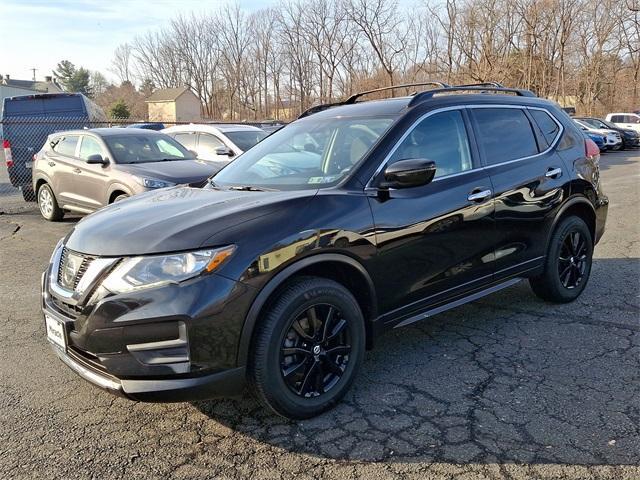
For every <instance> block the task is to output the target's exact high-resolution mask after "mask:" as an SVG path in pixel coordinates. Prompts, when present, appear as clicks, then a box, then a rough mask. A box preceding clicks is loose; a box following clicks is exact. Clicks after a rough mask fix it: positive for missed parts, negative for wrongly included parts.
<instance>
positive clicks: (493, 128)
mask: <svg viewBox="0 0 640 480" xmlns="http://www.w3.org/2000/svg"><path fill="white" fill-rule="evenodd" d="M472 111H473V116H474V117H475V119H476V123H477V127H478V144H479V145H480V147H481V148H482V149H483V150H484V154H485V157H486V161H487V163H488V164H489V165H495V164H497V163H502V162H508V161H510V160H517V159H519V158H525V157H530V156H532V155H536V154H538V144H537V143H536V137H535V135H534V133H533V130H532V128H531V123H530V122H529V119H528V118H527V115H526V114H525V113H524V111H523V110H522V109H520V108H476V109H473V110H472Z"/></svg>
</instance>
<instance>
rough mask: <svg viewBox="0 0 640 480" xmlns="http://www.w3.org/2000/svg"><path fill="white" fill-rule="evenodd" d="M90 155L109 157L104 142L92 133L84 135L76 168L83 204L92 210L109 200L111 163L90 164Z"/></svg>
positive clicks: (76, 181) (77, 186)
mask: <svg viewBox="0 0 640 480" xmlns="http://www.w3.org/2000/svg"><path fill="white" fill-rule="evenodd" d="M90 155H100V156H102V158H107V153H106V149H105V148H104V146H103V145H102V142H101V141H100V140H98V139H97V138H96V137H94V136H92V135H82V137H81V138H80V145H79V147H78V159H79V162H78V165H77V168H76V169H74V173H75V184H76V186H75V189H76V190H77V193H78V195H79V198H78V201H79V202H80V203H81V206H83V207H86V208H89V209H91V210H95V209H98V208H100V207H102V206H104V205H105V203H106V201H107V189H108V186H109V179H110V175H109V174H110V171H111V165H110V164H109V165H96V164H88V163H87V159H88V158H89V156H90Z"/></svg>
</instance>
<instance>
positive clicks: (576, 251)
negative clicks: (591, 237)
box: [558, 231, 587, 289]
mask: <svg viewBox="0 0 640 480" xmlns="http://www.w3.org/2000/svg"><path fill="white" fill-rule="evenodd" d="M586 268H587V242H586V240H585V239H584V237H583V236H582V234H581V233H580V232H579V231H571V232H569V233H568V234H567V235H566V236H565V238H564V241H563V242H562V247H561V248H560V256H559V257H558V274H559V276H560V282H561V283H562V286H563V287H564V288H567V289H573V288H577V287H579V286H580V283H581V282H582V279H583V278H584V272H585V270H586Z"/></svg>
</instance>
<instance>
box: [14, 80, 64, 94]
mask: <svg viewBox="0 0 640 480" xmlns="http://www.w3.org/2000/svg"><path fill="white" fill-rule="evenodd" d="M2 84H3V85H6V86H8V87H15V88H23V89H25V90H33V91H34V92H49V93H58V92H62V89H61V88H60V87H59V86H58V85H57V84H55V83H54V82H40V81H33V80H15V79H13V78H9V79H6V78H5V79H3V80H2Z"/></svg>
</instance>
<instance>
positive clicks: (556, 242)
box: [529, 216, 593, 303]
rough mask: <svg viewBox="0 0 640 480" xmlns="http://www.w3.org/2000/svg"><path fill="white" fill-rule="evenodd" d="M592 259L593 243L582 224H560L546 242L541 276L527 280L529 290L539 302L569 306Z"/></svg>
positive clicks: (577, 221)
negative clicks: (540, 299) (547, 242)
mask: <svg viewBox="0 0 640 480" xmlns="http://www.w3.org/2000/svg"><path fill="white" fill-rule="evenodd" d="M592 256H593V240H592V238H591V232H590V231H589V227H587V224H586V223H585V222H584V220H582V219H581V218H580V217H576V216H570V217H567V218H565V219H563V220H561V221H560V223H559V225H558V226H557V227H556V229H555V231H554V232H553V235H552V236H551V241H550V242H549V248H548V250H547V258H546V259H545V268H544V273H543V274H542V275H540V276H538V277H534V278H530V279H529V283H530V285H531V288H532V289H533V291H534V293H535V294H536V295H537V296H538V297H540V298H542V299H543V300H546V301H549V302H556V303H567V302H572V301H573V300H575V299H576V298H578V297H579V296H580V294H581V293H582V291H583V290H584V289H585V287H586V286H587V282H588V280H589V275H590V273H591V263H592Z"/></svg>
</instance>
